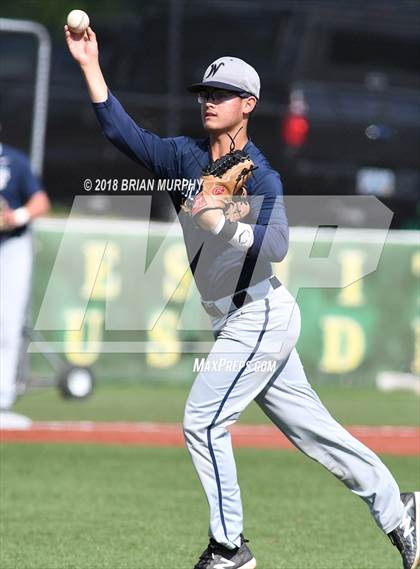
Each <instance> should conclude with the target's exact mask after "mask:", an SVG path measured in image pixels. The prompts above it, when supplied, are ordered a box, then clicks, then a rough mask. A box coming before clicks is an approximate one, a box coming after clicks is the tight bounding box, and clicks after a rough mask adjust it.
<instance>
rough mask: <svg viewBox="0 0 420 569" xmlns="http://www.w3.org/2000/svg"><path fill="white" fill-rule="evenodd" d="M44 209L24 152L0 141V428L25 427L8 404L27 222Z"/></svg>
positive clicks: (13, 386) (28, 249)
mask: <svg viewBox="0 0 420 569" xmlns="http://www.w3.org/2000/svg"><path fill="white" fill-rule="evenodd" d="M49 207H50V204H49V200H48V197H47V194H46V193H45V192H44V191H43V190H42V189H41V185H40V182H39V180H38V179H37V178H36V177H35V176H34V174H33V173H32V171H31V167H30V165H29V162H28V160H27V158H26V156H25V155H24V154H23V153H22V152H20V151H19V150H16V149H14V148H12V147H10V146H6V145H5V144H2V143H0V428H10V429H11V428H16V429H19V428H25V427H27V426H29V425H30V423H31V421H30V419H28V418H27V417H24V416H23V415H20V414H18V413H13V412H12V411H11V408H12V406H13V404H14V402H15V400H16V396H17V382H16V380H17V371H18V365H19V356H20V353H21V347H22V339H23V338H22V333H23V328H24V325H25V320H26V315H27V308H28V303H29V298H30V290H31V273H32V257H33V252H32V238H31V231H30V222H31V220H32V219H34V218H35V217H38V216H39V215H44V214H45V213H47V212H48V210H49Z"/></svg>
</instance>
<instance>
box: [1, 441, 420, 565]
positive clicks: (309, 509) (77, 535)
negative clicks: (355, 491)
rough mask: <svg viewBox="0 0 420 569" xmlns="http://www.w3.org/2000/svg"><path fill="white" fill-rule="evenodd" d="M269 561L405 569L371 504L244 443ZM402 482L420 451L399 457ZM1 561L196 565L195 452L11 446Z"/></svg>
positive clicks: (255, 522)
mask: <svg viewBox="0 0 420 569" xmlns="http://www.w3.org/2000/svg"><path fill="white" fill-rule="evenodd" d="M236 455H237V462H238V470H239V477H240V482H241V487H242V495H243V499H244V508H245V519H246V535H247V536H249V537H250V538H251V539H252V542H251V546H252V548H253V550H254V553H255V555H256V556H257V559H258V562H259V565H258V567H259V569H303V568H309V567H310V568H311V569H379V568H380V569H395V568H398V567H400V559H399V556H398V553H397V552H396V551H395V550H394V548H393V547H392V546H391V545H390V544H389V543H388V540H387V539H386V538H385V537H384V535H383V534H382V533H381V532H380V531H379V530H378V529H377V528H376V526H375V524H374V523H373V521H372V520H371V518H370V515H369V513H368V510H367V508H366V506H365V505H364V504H363V502H362V501H361V500H360V499H359V498H357V497H354V496H353V495H352V494H351V493H350V492H348V490H346V489H345V488H344V487H343V486H342V485H341V484H340V483H339V482H338V481H337V480H336V479H335V478H333V477H332V476H331V475H330V474H329V473H327V472H326V471H325V470H324V469H323V468H321V467H320V466H319V465H317V464H315V463H313V462H312V461H310V460H309V459H307V458H305V457H304V456H302V455H300V454H298V453H293V452H285V451H282V452H271V451H270V452H267V451H254V450H244V449H242V450H238V451H237V453H236ZM385 462H386V463H387V465H388V466H389V467H390V468H391V469H392V471H393V472H394V474H395V475H396V477H397V479H398V480H399V482H400V484H401V486H402V488H414V487H416V486H418V478H417V474H416V472H418V470H417V468H418V463H417V461H416V459H415V458H390V457H386V458H385ZM0 484H1V488H0V490H1V544H0V545H1V547H0V566H1V567H2V569H191V568H192V567H193V565H194V563H195V562H196V560H197V557H198V555H199V553H200V552H201V550H202V549H203V548H204V546H205V545H206V540H207V538H206V535H207V507H206V504H205V499H204V496H203V495H202V492H201V488H200V485H199V482H198V480H197V479H196V477H195V474H194V472H193V469H192V466H191V463H190V460H189V457H188V456H187V452H186V451H184V450H183V449H172V448H171V449H146V448H128V447H101V446H90V445H80V446H73V445H62V446H59V445H26V444H22V445H15V444H7V445H3V446H2V448H1V477H0Z"/></svg>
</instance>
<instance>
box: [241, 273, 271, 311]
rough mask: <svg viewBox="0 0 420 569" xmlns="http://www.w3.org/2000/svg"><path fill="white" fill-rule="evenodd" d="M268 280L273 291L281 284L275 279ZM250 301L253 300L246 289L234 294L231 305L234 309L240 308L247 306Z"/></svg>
mask: <svg viewBox="0 0 420 569" xmlns="http://www.w3.org/2000/svg"><path fill="white" fill-rule="evenodd" d="M268 280H269V281H270V284H271V286H272V287H273V289H276V288H279V287H280V286H281V282H280V281H279V279H278V278H277V277H270V278H269V279H268ZM252 301H253V298H252V297H251V296H250V295H249V294H248V292H247V290H246V289H245V290H241V291H239V292H236V293H235V294H234V295H233V296H232V303H233V304H234V305H235V306H236V308H241V307H242V306H244V305H245V304H248V302H252Z"/></svg>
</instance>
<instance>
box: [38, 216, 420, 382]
mask: <svg viewBox="0 0 420 569" xmlns="http://www.w3.org/2000/svg"><path fill="white" fill-rule="evenodd" d="M34 243H35V272H34V283H33V298H32V307H31V312H32V321H33V324H34V327H35V328H36V329H37V332H39V333H40V334H41V335H42V337H41V340H42V341H41V342H34V341H32V342H31V344H30V347H29V349H30V352H31V356H30V358H31V360H30V361H31V369H32V370H33V371H36V372H39V371H41V372H44V371H48V368H49V366H48V365H47V363H46V362H45V361H44V358H43V356H42V355H39V353H38V354H37V352H39V351H50V352H52V351H55V352H57V353H59V354H60V357H62V358H63V359H64V360H67V361H69V362H71V363H74V364H77V365H89V366H93V368H94V370H95V373H96V376H97V378H98V379H99V380H100V381H101V380H104V381H127V380H129V381H177V382H191V381H192V379H193V377H194V375H195V374H194V371H193V361H194V358H197V357H202V355H203V354H205V353H206V352H207V350H208V349H209V348H210V346H211V343H212V334H211V332H210V329H209V320H208V317H207V315H206V314H205V312H204V311H203V310H202V308H201V305H200V299H199V295H198V292H197V290H196V288H195V285H194V283H193V280H192V278H191V274H190V272H189V270H188V269H187V261H186V254H185V249H184V245H183V240H182V235H181V232H180V229H179V227H178V226H177V225H176V224H175V225H170V224H152V225H150V226H149V225H148V224H145V223H140V222H122V221H118V220H115V221H113V220H93V219H78V220H75V221H73V222H72V223H68V222H67V223H66V221H65V220H57V219H51V220H48V219H41V220H39V221H38V222H37V223H36V225H35V231H34ZM273 269H274V273H275V274H276V275H277V276H278V277H279V279H280V280H281V281H282V282H283V283H284V284H285V285H286V286H287V287H288V288H289V290H291V292H292V293H293V294H296V295H297V299H298V303H299V306H300V309H301V314H302V331H301V336H300V340H299V343H298V350H299V352H300V355H301V359H302V362H303V364H304V367H305V369H306V372H307V375H308V377H309V379H310V380H311V381H312V382H313V383H315V384H319V383H323V382H324V383H325V382H348V383H354V384H359V385H361V384H366V385H369V384H373V383H374V382H375V379H376V377H377V374H378V373H379V372H381V371H394V372H398V371H400V372H408V373H412V374H418V373H419V372H420V318H419V315H418V306H419V297H418V293H419V281H418V277H419V275H420V250H419V233H418V232H417V233H416V232H408V231H406V232H394V233H393V232H388V233H387V234H386V238H385V239H384V236H383V234H382V233H381V232H378V231H375V230H365V231H364V230H356V231H351V230H346V231H342V232H341V233H339V234H337V233H335V234H334V233H332V232H325V233H323V234H320V232H319V231H317V230H314V229H311V228H292V229H291V233H290V250H289V254H288V256H287V258H286V259H285V261H283V262H282V263H276V264H273Z"/></svg>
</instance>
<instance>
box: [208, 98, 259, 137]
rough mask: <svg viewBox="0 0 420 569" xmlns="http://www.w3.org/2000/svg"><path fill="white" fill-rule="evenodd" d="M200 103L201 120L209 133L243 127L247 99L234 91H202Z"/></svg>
mask: <svg viewBox="0 0 420 569" xmlns="http://www.w3.org/2000/svg"><path fill="white" fill-rule="evenodd" d="M198 102H199V103H200V104H201V120H202V121H203V126H204V128H205V130H207V131H208V132H220V131H225V130H231V129H233V128H235V127H237V126H239V125H241V123H242V121H243V119H244V112H245V111H244V108H245V102H246V99H244V98H241V97H240V96H239V95H238V94H237V93H234V92H232V91H225V90H224V89H214V90H210V89H209V90H205V91H201V92H200V93H199V94H198ZM248 112H249V111H248Z"/></svg>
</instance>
